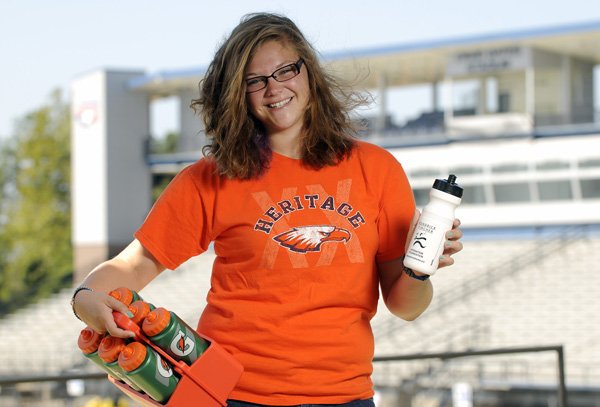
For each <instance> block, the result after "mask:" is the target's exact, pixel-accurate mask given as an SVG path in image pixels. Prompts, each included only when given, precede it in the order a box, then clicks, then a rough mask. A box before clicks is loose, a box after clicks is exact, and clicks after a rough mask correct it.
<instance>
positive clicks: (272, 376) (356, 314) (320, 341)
mask: <svg viewBox="0 0 600 407" xmlns="http://www.w3.org/2000/svg"><path fill="white" fill-rule="evenodd" d="M414 208H415V204H414V198H413V194H412V191H411V189H410V186H409V183H408V181H407V179H406V176H405V174H404V171H403V170H402V167H401V166H400V164H399V163H398V162H397V161H396V159H395V158H394V157H393V156H392V155H391V154H390V153H389V152H387V151H386V150H384V149H382V148H380V147H377V146H374V145H371V144H367V143H364V142H358V143H357V146H356V148H355V149H354V150H353V151H352V154H351V155H350V156H349V157H348V158H347V159H345V160H344V161H342V162H341V163H340V164H339V165H337V166H329V167H325V168H322V169H320V170H314V169H310V168H307V167H305V166H303V165H302V164H301V162H300V161H299V160H295V159H291V158H288V157H285V156H282V155H279V154H276V153H273V157H272V161H271V163H270V168H269V169H268V171H266V173H265V174H264V175H262V176H261V177H260V178H258V179H252V180H231V179H226V178H224V177H219V176H217V175H215V164H214V162H213V161H212V160H211V159H206V158H205V159H201V160H199V161H198V162H196V163H195V164H193V165H191V166H189V167H187V168H185V169H184V170H182V171H181V172H180V173H179V174H178V175H177V177H176V178H175V179H174V180H173V181H172V182H171V183H170V184H169V186H168V187H167V189H166V190H165V191H164V193H163V194H162V195H161V197H160V198H159V200H158V201H157V202H156V204H155V205H154V207H153V208H152V210H151V212H150V213H149V215H148V217H147V219H146V220H145V222H144V224H143V225H142V226H141V228H140V229H139V230H138V231H137V232H136V233H135V236H136V238H137V239H138V240H139V241H140V242H141V243H142V245H143V246H144V247H146V248H147V249H148V250H149V251H150V252H151V253H152V254H153V255H154V256H155V257H156V258H157V259H158V261H160V262H161V263H162V264H163V265H164V266H165V267H167V268H170V269H174V268H176V267H177V266H179V265H180V264H181V263H183V262H184V261H186V260H187V259H189V258H190V257H192V256H195V255H198V254H200V253H202V252H203V251H205V250H206V249H207V248H208V246H209V244H210V243H211V242H214V250H215V254H216V256H217V257H216V260H215V262H214V265H213V270H212V279H211V290H210V292H209V293H208V298H207V306H206V308H205V309H204V312H203V313H202V316H201V318H200V321H199V324H198V330H199V331H200V332H202V333H203V334H205V335H207V336H209V337H211V338H213V339H214V340H215V341H217V342H218V343H219V344H221V345H222V346H223V347H224V348H225V349H226V350H227V351H229V352H230V353H231V354H232V355H233V356H234V357H235V358H236V359H237V360H238V361H239V362H241V363H242V365H243V366H244V369H245V370H244V373H243V374H242V377H241V379H240V381H239V383H238V385H237V387H236V388H235V389H234V391H233V392H232V394H231V395H230V398H232V399H238V400H244V401H248V402H253V403H260V404H276V405H291V404H339V403H345V402H348V401H352V400H356V399H366V398H369V397H371V396H372V395H373V390H372V382H371V379H370V374H371V372H372V358H373V352H374V349H373V348H374V340H373V334H372V331H371V326H370V320H371V318H372V317H373V316H374V314H375V311H376V309H377V301H378V297H379V285H378V282H379V279H378V276H377V269H376V263H377V262H383V261H387V260H392V259H394V258H397V257H400V256H402V255H403V254H404V244H405V239H406V234H407V233H408V228H409V225H410V221H411V219H412V216H413V212H414Z"/></svg>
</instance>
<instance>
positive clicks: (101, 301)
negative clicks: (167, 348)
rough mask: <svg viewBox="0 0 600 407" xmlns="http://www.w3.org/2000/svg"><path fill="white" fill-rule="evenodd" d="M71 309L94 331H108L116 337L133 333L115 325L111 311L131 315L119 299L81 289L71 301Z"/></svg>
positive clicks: (131, 335) (129, 336)
mask: <svg viewBox="0 0 600 407" xmlns="http://www.w3.org/2000/svg"><path fill="white" fill-rule="evenodd" d="M73 311H75V313H76V314H77V316H78V317H79V318H80V319H81V320H82V321H83V322H84V323H85V324H87V325H88V326H89V327H90V328H92V329H93V330H94V331H96V332H98V333H100V334H104V333H108V334H110V335H111V336H115V337H117V338H131V337H133V336H134V333H133V332H131V331H125V330H123V329H121V328H119V327H118V326H117V324H116V323H115V320H114V318H113V314H112V313H113V311H118V312H120V313H122V314H125V315H127V316H128V317H132V316H133V314H132V313H131V311H129V308H128V307H127V306H126V305H125V304H123V303H122V302H121V301H119V300H117V299H116V298H114V297H111V296H110V295H108V294H106V293H104V292H100V291H92V290H81V291H79V292H78V293H77V295H76V296H75V299H74V301H73Z"/></svg>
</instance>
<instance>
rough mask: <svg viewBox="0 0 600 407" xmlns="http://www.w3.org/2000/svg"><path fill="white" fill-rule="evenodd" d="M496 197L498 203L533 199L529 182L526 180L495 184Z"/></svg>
mask: <svg viewBox="0 0 600 407" xmlns="http://www.w3.org/2000/svg"><path fill="white" fill-rule="evenodd" d="M494 197H495V200H496V202H497V203H508V202H528V201H531V194H530V192H529V184H527V183H524V182H518V183H517V182H515V183H509V184H495V185H494Z"/></svg>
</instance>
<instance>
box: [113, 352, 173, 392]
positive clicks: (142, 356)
mask: <svg viewBox="0 0 600 407" xmlns="http://www.w3.org/2000/svg"><path fill="white" fill-rule="evenodd" d="M119 366H120V367H121V368H122V369H123V370H124V371H125V374H126V375H127V377H128V378H129V379H130V380H131V381H132V382H134V383H135V384H136V385H138V386H139V387H140V388H141V389H142V390H143V391H144V392H145V393H146V394H147V395H148V396H150V397H152V398H153V399H154V400H156V401H158V402H159V403H163V402H165V401H167V400H168V399H169V397H171V394H173V391H175V387H177V383H179V379H178V378H177V376H175V374H174V373H173V368H172V367H171V365H170V364H169V363H167V362H166V361H165V360H164V359H163V358H162V357H161V356H160V355H159V354H158V353H157V352H156V351H155V350H153V349H152V348H150V347H149V346H148V345H145V344H143V343H140V342H131V343H130V344H128V345H127V346H125V347H124V348H123V350H122V351H121V353H120V354H119Z"/></svg>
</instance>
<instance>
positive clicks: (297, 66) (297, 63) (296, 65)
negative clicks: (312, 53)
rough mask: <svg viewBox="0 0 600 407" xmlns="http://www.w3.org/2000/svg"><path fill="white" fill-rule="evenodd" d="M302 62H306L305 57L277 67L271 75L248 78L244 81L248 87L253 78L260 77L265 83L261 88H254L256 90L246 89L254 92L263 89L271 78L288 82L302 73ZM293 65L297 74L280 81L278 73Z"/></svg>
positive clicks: (247, 91)
mask: <svg viewBox="0 0 600 407" xmlns="http://www.w3.org/2000/svg"><path fill="white" fill-rule="evenodd" d="M302 64H304V59H302V58H300V59H299V60H297V61H296V62H294V63H291V64H288V65H285V66H282V67H281V68H277V69H276V70H275V71H274V72H273V73H272V74H271V75H269V76H264V75H263V76H253V77H251V78H248V79H246V80H245V81H244V83H245V84H246V87H247V86H248V81H251V80H257V79H259V80H260V81H261V82H262V83H263V86H262V87H261V88H259V89H254V90H250V91H249V90H247V89H246V93H254V92H258V91H259V90H263V89H264V88H266V87H267V85H268V84H269V78H273V79H274V80H276V81H277V82H280V83H281V82H287V81H289V80H291V79H294V78H295V77H296V76H298V75H300V69H301V68H302ZM292 66H293V67H295V68H296V71H297V72H296V75H294V76H292V77H290V78H287V79H284V80H282V81H280V80H279V79H277V77H276V75H277V73H278V72H281V71H283V70H285V69H287V68H290V67H292Z"/></svg>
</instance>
